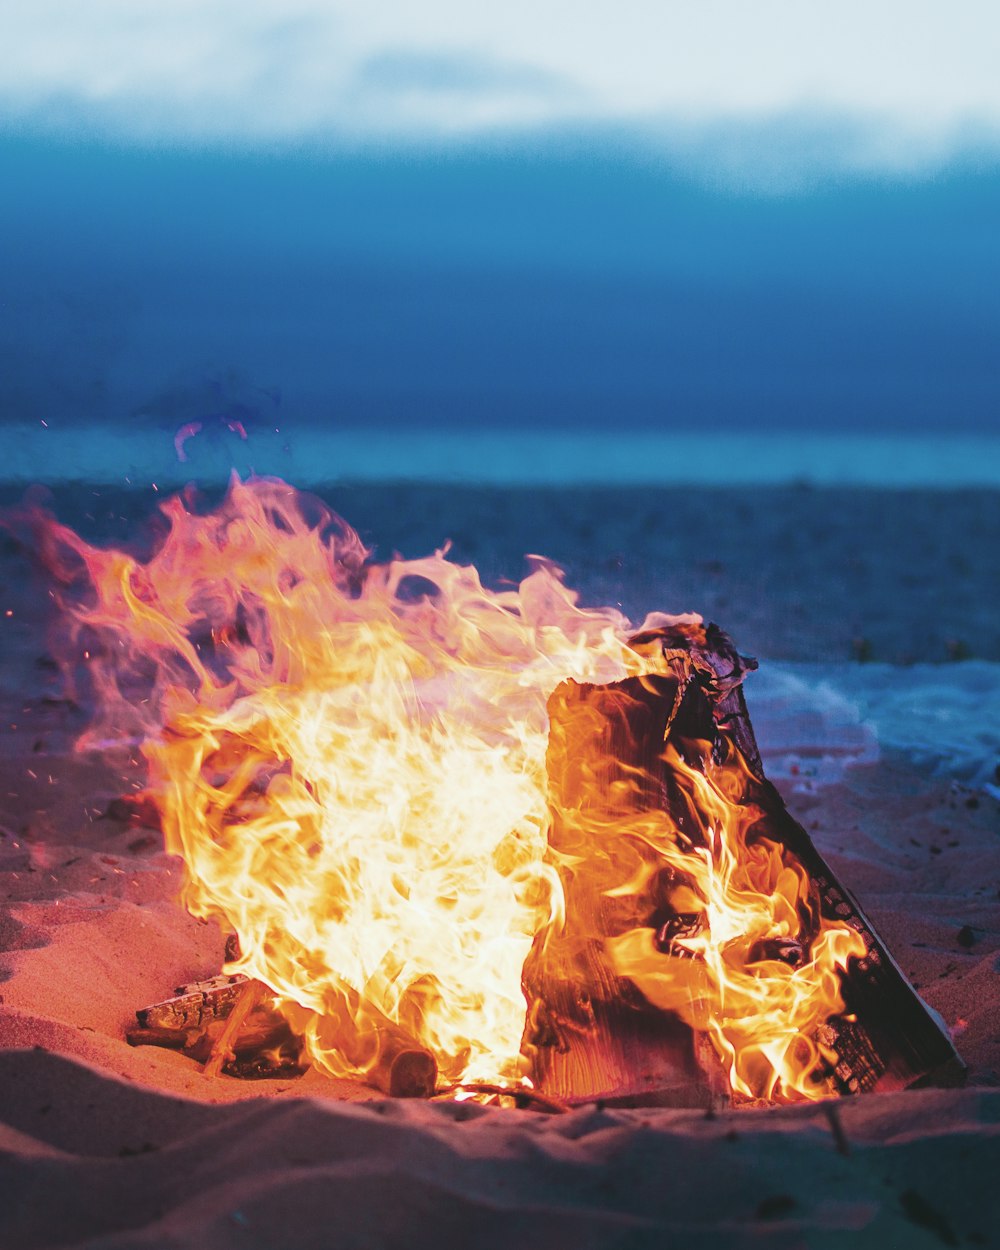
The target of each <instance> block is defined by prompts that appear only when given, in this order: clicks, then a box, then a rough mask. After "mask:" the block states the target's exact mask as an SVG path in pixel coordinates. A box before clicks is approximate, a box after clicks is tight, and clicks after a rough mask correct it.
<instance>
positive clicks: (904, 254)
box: [0, 0, 1000, 433]
mask: <svg viewBox="0 0 1000 1250" xmlns="http://www.w3.org/2000/svg"><path fill="white" fill-rule="evenodd" d="M998 46H1000V8H998V7H997V6H996V5H995V4H992V3H986V2H981V0H970V2H968V3H962V4H957V5H954V6H948V7H946V6H943V5H941V4H940V3H927V2H924V0H909V2H908V3H901V2H899V3H898V2H897V0H881V2H874V3H873V2H872V0H868V3H858V2H856V0H841V2H840V3H837V4H831V3H802V2H801V0H799V2H797V3H790V2H786V0H755V2H754V3H753V4H749V3H735V2H732V0H729V2H718V0H700V3H698V4H693V3H684V4H680V3H673V2H668V0H658V2H655V3H654V2H651V0H650V2H646V0H617V3H614V4H611V3H608V2H607V0H586V2H584V3H581V2H580V0H577V3H574V4H572V5H570V4H568V3H557V2H555V0H532V2H531V3H528V2H526V0H509V2H508V3H505V4H504V5H502V6H501V5H493V4H491V5H486V4H472V3H469V2H468V0H466V2H465V3H460V2H459V0H424V2H422V3H421V4H419V5H417V4H409V3H401V2H400V0H394V2H389V3H380V4H372V3H360V2H357V3H355V2H345V0H341V2H335V3H330V2H324V0H283V2H281V3H277V2H275V0H242V2H240V3H231V2H229V0H223V2H216V0H172V2H164V0H158V2H156V3H152V2H151V0H90V2H89V3H88V4H86V5H81V4H78V3H75V2H71V0H33V2H32V3H31V4H30V5H29V4H25V3H23V2H22V0H0V171H5V172H6V177H5V178H4V179H3V183H4V185H5V188H6V190H5V193H4V194H3V195H2V196H0V232H2V234H0V237H2V238H3V240H4V242H3V244H2V245H0V246H2V247H3V249H4V252H5V254H6V255H5V271H6V278H5V285H4V289H3V292H2V293H0V366H2V368H0V419H2V420H4V421H8V422H9V421H11V420H14V419H17V420H22V419H25V420H30V421H35V420H39V421H41V420H46V421H49V422H51V421H53V420H55V421H59V420H62V421H71V420H91V419H97V418H98V417H100V418H102V419H103V418H111V419H120V420H133V421H144V420H148V421H154V422H155V421H158V422H160V423H161V424H163V425H164V427H166V426H169V425H170V424H171V423H175V424H176V423H182V422H183V421H185V420H188V421H189V420H195V419H199V418H200V417H202V416H204V415H205V414H206V409H212V411H213V412H214V413H218V412H224V411H226V410H228V409H229V408H232V409H233V410H234V411H235V410H236V409H240V411H244V412H245V414H246V415H248V416H252V417H256V418H258V419H259V421H261V422H269V421H270V420H271V417H272V416H273V415H274V411H273V410H274V409H276V408H279V409H280V416H281V419H282V420H283V421H285V422H289V421H291V422H293V423H294V421H295V420H296V419H301V420H308V421H312V422H316V421H319V422H339V423H346V424H352V423H353V424H359V423H360V424H364V423H372V424H374V425H377V426H379V427H384V428H390V429H391V428H399V427H402V426H405V427H406V428H408V429H410V430H412V429H414V428H422V427H423V426H431V425H434V426H443V427H447V428H449V429H456V430H461V429H462V428H466V427H476V428H487V427H490V428H502V427H504V426H507V425H514V426H516V425H520V426H529V427H531V426H534V425H537V424H539V423H541V424H543V425H548V426H551V427H552V428H555V429H564V430H570V429H572V428H574V426H576V425H583V426H585V427H587V428H598V427H600V426H601V425H602V424H604V425H606V424H607V423H608V422H609V421H614V422H617V423H623V424H625V425H633V426H636V427H641V428H644V429H675V428H678V429H692V428H710V429H716V428H719V429H724V428H738V429H743V430H746V429H757V428H760V429H777V430H796V429H798V430H807V431H808V430H813V431H829V430H833V431H837V430H847V431H864V430H866V429H876V430H878V431H882V432H889V433H892V432H902V431H907V430H914V431H918V432H934V431H947V430H949V429H953V428H954V429H961V430H965V431H968V432H973V433H982V432H992V431H993V430H994V429H996V428H997V425H998V416H997V410H998V399H1000V351H998V350H997V349H998V346H1000V344H998V343H997V337H998V329H997V327H998V326H1000V240H998V238H997V235H998V233H1000V232H998V231H997V229H996V223H997V221H998V220H1000V163H998V159H997V157H998V154H1000V75H998V74H997V73H996V71H995V57H994V55H993V53H994V50H995V49H996V48H997V47H998Z"/></svg>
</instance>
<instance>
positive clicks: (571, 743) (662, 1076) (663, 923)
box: [524, 624, 965, 1105]
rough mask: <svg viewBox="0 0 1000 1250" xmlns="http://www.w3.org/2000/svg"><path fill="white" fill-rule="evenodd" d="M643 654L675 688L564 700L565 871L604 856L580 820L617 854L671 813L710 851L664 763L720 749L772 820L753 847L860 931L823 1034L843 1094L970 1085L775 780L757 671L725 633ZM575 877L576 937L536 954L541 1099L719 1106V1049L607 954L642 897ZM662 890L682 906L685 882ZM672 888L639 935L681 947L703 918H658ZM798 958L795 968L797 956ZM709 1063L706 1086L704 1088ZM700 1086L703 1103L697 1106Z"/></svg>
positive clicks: (719, 757) (571, 878) (643, 683)
mask: <svg viewBox="0 0 1000 1250" xmlns="http://www.w3.org/2000/svg"><path fill="white" fill-rule="evenodd" d="M632 643H633V646H634V647H635V648H636V650H639V651H641V652H644V653H645V654H647V655H650V656H653V657H655V658H656V660H657V667H658V668H659V669H660V672H661V674H662V675H657V676H654V677H643V678H629V679H626V680H625V681H621V682H615V683H611V684H610V685H606V686H593V685H587V684H580V683H576V682H573V681H569V682H564V683H563V684H562V685H561V686H560V687H558V688H557V690H556V691H555V692H554V693H553V695H552V697H551V699H550V701H549V716H550V738H549V752H548V757H547V766H548V771H549V784H550V797H551V807H552V825H551V833H550V842H551V846H552V849H553V851H554V852H556V862H557V863H560V864H563V865H565V863H566V862H567V861H566V860H565V859H564V858H563V856H566V855H568V856H570V857H572V856H574V855H579V854H585V853H591V852H592V850H593V838H592V836H591V837H590V838H589V839H585V840H584V841H585V842H587V845H584V844H583V843H582V842H581V840H580V837H579V833H578V831H577V828H576V823H575V818H577V817H578V816H579V814H580V813H581V812H583V813H584V814H585V817H586V818H587V819H592V820H596V822H597V823H598V824H599V825H600V826H602V828H604V829H605V830H606V833H607V837H608V839H609V840H610V841H612V842H613V841H614V836H613V835H614V822H615V819H616V818H618V817H621V818H623V819H625V818H627V817H628V815H629V814H634V813H635V812H636V811H639V812H641V811H643V810H652V809H657V808H659V809H660V810H667V811H669V812H670V814H671V818H672V820H673V822H674V824H675V825H676V826H677V828H678V829H679V830H680V832H681V835H682V836H687V837H689V838H690V839H691V841H692V844H697V842H698V841H699V840H700V839H702V838H703V833H702V826H701V821H700V820H699V818H698V813H697V812H694V811H693V810H691V802H690V800H689V798H688V793H687V791H686V790H685V789H684V787H682V786H680V785H679V784H678V781H677V778H676V776H675V774H674V773H673V771H672V769H671V768H670V766H669V765H668V764H667V763H666V762H665V761H664V759H663V758H662V756H663V753H664V749H665V744H666V743H667V742H669V743H670V744H671V746H673V747H674V748H675V749H676V750H677V752H678V754H679V755H680V757H681V758H682V759H683V760H684V761H685V762H687V763H688V764H690V765H693V766H695V767H699V768H701V767H705V765H704V762H703V761H704V759H705V754H706V746H707V748H708V750H709V751H710V756H709V759H710V763H709V764H708V767H710V768H711V767H715V766H718V767H719V768H720V769H721V768H728V769H729V772H730V776H731V777H732V776H737V777H739V778H742V780H741V782H740V792H738V793H737V794H736V796H735V800H736V801H737V802H739V803H741V804H745V805H747V806H753V807H755V808H758V809H760V811H761V812H762V813H763V815H762V817H761V818H760V819H759V821H758V823H757V824H756V825H755V826H754V831H753V836H759V837H767V838H769V839H771V840H773V841H775V842H778V843H780V844H783V845H784V846H786V847H787V848H788V849H789V850H790V851H791V852H792V853H793V854H794V855H795V856H796V857H797V858H798V859H799V861H800V862H801V863H802V865H803V867H804V868H805V869H806V871H807V873H808V874H809V877H810V881H811V883H812V886H813V897H814V900H815V903H816V906H817V909H818V910H819V912H820V913H821V914H822V915H823V916H824V917H827V918H831V919H837V920H840V921H843V922H845V923H846V924H848V925H850V926H851V927H852V928H854V929H855V930H856V931H857V932H858V933H860V934H861V936H862V938H863V940H864V943H865V946H866V954H865V956H864V958H863V959H860V960H853V961H852V962H851V964H850V966H849V968H848V971H847V973H846V974H845V975H844V976H843V978H842V988H843V994H844V999H845V1003H846V1010H845V1018H835V1019H831V1020H830V1021H829V1022H828V1025H827V1026H825V1029H824V1038H823V1040H824V1041H825V1042H826V1043H827V1044H828V1045H830V1046H831V1048H832V1049H834V1050H836V1052H837V1055H838V1063H837V1067H836V1070H835V1072H834V1073H833V1074H832V1075H833V1076H834V1079H835V1082H836V1084H837V1087H838V1088H839V1089H840V1090H841V1092H843V1093H853V1092H857V1091H861V1090H873V1089H879V1090H891V1089H899V1088H903V1087H906V1086H910V1085H921V1084H937V1085H950V1084H957V1083H960V1082H961V1081H962V1080H963V1078H964V1072H965V1069H964V1065H963V1064H962V1062H961V1060H960V1059H959V1057H958V1055H957V1053H956V1051H955V1049H954V1047H953V1046H952V1044H951V1041H950V1039H949V1038H948V1036H947V1034H946V1033H945V1031H944V1029H943V1027H942V1026H941V1025H940V1023H939V1021H938V1020H937V1019H936V1018H935V1016H934V1015H933V1013H931V1011H930V1010H929V1009H928V1008H927V1006H926V1004H924V1002H923V1001H922V1000H921V999H920V998H919V996H918V995H917V994H916V992H915V991H914V990H913V988H912V987H911V986H910V985H909V984H908V983H907V981H906V979H905V978H904V976H903V974H902V972H901V971H900V969H899V967H898V966H897V965H896V963H895V962H894V961H893V960H892V958H891V957H890V956H889V954H888V952H887V951H886V949H885V947H884V945H883V944H882V943H881V941H880V940H879V939H878V937H877V936H876V934H875V932H874V930H873V928H872V925H871V924H870V922H869V921H868V919H867V918H866V917H865V915H864V913H863V911H862V910H861V908H860V907H859V905H858V903H857V901H856V900H855V899H854V897H853V896H852V895H851V894H850V892H849V891H848V890H847V889H846V887H844V886H843V885H842V884H841V883H840V882H839V881H838V880H837V878H836V877H835V876H834V874H833V872H832V871H831V869H830V868H829V866H828V865H827V864H826V862H825V861H824V860H823V858H822V856H821V855H820V854H819V852H818V851H817V850H816V848H815V846H814V845H813V843H812V841H811V839H810V838H809V836H808V834H807V833H806V831H805V830H804V829H803V828H802V826H801V825H799V824H798V822H797V821H795V820H794V818H793V817H792V816H791V815H790V814H789V812H788V810H787V809H786V807H785V805H784V802H783V800H782V798H781V796H780V794H779V793H778V791H777V790H776V789H775V787H774V786H773V785H772V784H771V783H770V782H768V781H767V779H766V778H765V776H764V771H763V767H762V764H761V759H760V752H759V750H758V748H757V743H756V739H755V737H754V733H753V727H752V725H751V722H750V717H749V714H748V712H747V707H746V702H745V700H744V697H743V691H742V689H741V683H742V681H743V678H744V677H745V675H746V674H747V672H749V671H751V669H753V668H755V667H756V663H755V662H754V661H752V660H744V659H742V658H741V657H740V656H739V655H738V653H737V652H736V650H735V648H734V647H733V645H732V643H731V642H730V640H729V639H728V638H727V636H726V635H725V634H724V633H723V632H722V631H721V630H720V629H718V627H717V626H714V625H709V626H707V627H702V626H700V625H692V624H685V625H674V626H668V627H665V628H662V629H657V630H651V631H647V632H646V633H644V634H641V635H637V636H636V637H635V638H634V639H633V640H632ZM741 765H742V767H740V766H741ZM622 841H627V842H628V843H629V846H628V847H616V846H612V847H610V848H609V853H613V854H616V855H620V856H631V857H632V858H633V859H634V861H635V862H634V865H633V866H634V868H635V869H636V870H639V869H641V868H642V867H643V862H642V860H643V857H642V853H641V850H637V849H636V847H635V845H634V843H635V839H627V840H626V839H623V840H622ZM650 854H653V853H652V852H651V853H650ZM570 862H572V861H570ZM560 871H561V875H562V877H563V883H564V888H565V891H566V897H567V903H566V906H567V917H566V925H565V927H564V929H563V930H562V932H561V933H559V934H557V935H554V936H553V935H549V937H548V941H547V943H546V944H545V945H544V946H543V944H541V943H540V942H538V941H536V945H535V947H534V948H533V949H532V952H531V953H530V955H529V957H528V960H527V962H526V964H525V976H524V987H525V993H526V996H527V998H528V1002H529V1012H528V1025H527V1028H526V1032H525V1051H526V1053H527V1054H528V1055H529V1056H530V1057H531V1058H532V1060H533V1063H534V1068H535V1073H534V1075H535V1084H536V1086H537V1087H538V1088H539V1090H540V1091H541V1092H543V1093H546V1094H550V1095H553V1096H555V1097H559V1098H567V1099H569V1100H571V1101H581V1100H584V1099H586V1098H588V1097H591V1098H593V1097H600V1098H603V1099H605V1100H621V1101H626V1102H634V1101H648V1100H649V1099H650V1098H652V1097H655V1096H656V1091H657V1087H658V1094H659V1100H660V1101H662V1102H664V1103H669V1104H671V1105H682V1104H685V1103H688V1102H690V1101H698V1100H699V1099H700V1100H706V1099H715V1100H717V1099H718V1098H719V1097H720V1090H719V1078H720V1075H721V1069H720V1068H719V1065H718V1064H717V1062H716V1061H715V1060H714V1052H711V1048H710V1047H706V1045H705V1044H704V1039H700V1040H699V1039H698V1038H696V1037H694V1036H692V1034H691V1030H689V1029H688V1028H687V1026H685V1025H683V1024H682V1022H681V1021H679V1020H678V1019H677V1018H676V1017H674V1016H673V1015H672V1014H670V1013H663V1012H657V1011H656V1010H655V1009H653V1008H651V1007H650V1006H649V1005H648V1004H645V1000H642V999H641V995H639V994H638V991H636V990H635V988H634V987H633V986H631V984H630V983H628V982H625V981H622V980H621V979H620V978H617V977H616V976H615V974H614V973H613V971H612V970H611V969H610V967H609V964H608V961H607V959H606V958H605V956H604V955H603V944H604V941H605V939H606V938H608V937H610V936H613V935H614V934H616V933H620V932H622V931H624V930H625V929H626V928H630V927H633V926H634V924H635V923H636V919H637V918H636V917H635V916H634V915H631V916H630V915H628V909H629V908H630V907H632V908H634V907H636V906H637V904H636V901H635V897H634V895H633V896H627V897H625V898H621V899H607V898H599V897H596V895H595V891H594V888H593V886H592V885H590V884H589V883H588V878H587V872H586V869H585V867H584V868H583V869H582V870H581V871H580V872H579V873H575V872H573V870H572V869H567V868H565V867H562V868H561V869H560ZM663 884H664V887H665V888H664V890H663V891H662V892H663V893H664V894H665V895H669V893H670V891H671V889H673V888H675V887H676V884H677V883H676V882H671V881H667V882H665V883H663ZM658 888H659V883H658V882H657V881H656V880H655V879H654V880H653V884H652V886H651V887H648V888H647V890H646V891H645V893H646V896H647V897H646V904H645V905H646V907H647V909H649V910H650V912H651V914H649V915H647V916H645V917H643V918H642V919H640V920H639V923H641V924H643V925H647V924H648V925H651V927H653V928H654V929H655V930H656V931H657V933H658V934H660V933H662V935H663V939H664V942H666V943H667V944H668V947H669V943H670V941H671V940H673V938H674V937H675V936H676V931H677V930H678V929H683V927H684V926H685V924H686V923H690V920H691V918H690V916H686V915H685V914H684V913H683V911H681V912H680V913H678V912H676V911H672V910H671V907H670V905H669V901H666V900H665V902H664V905H663V906H662V907H659V910H657V908H658V906H659V905H658V904H657V903H656V891H657V889H658ZM650 895H652V907H650ZM787 955H788V958H793V957H794V955H795V952H794V951H792V950H789V952H787ZM553 969H558V970H559V975H558V976H553V975H552V970H553ZM636 999H639V1000H640V1001H639V1002H636ZM847 1017H853V1018H847ZM694 1061H698V1062H697V1067H698V1068H700V1069H701V1071H697V1070H696V1071H695V1073H694V1075H693V1077H692V1076H691V1073H692V1063H693V1062H694ZM644 1078H645V1080H644ZM688 1079H690V1080H691V1083H692V1084H693V1085H694V1086H696V1087H697V1088H696V1092H695V1093H692V1092H691V1090H690V1089H688V1090H686V1091H685V1089H684V1082H685V1080H688ZM644 1083H645V1084H646V1086H647V1087H646V1089H645V1091H644V1092H643V1091H642V1090H641V1089H640V1088H639V1087H641V1086H642V1085H643V1084H644Z"/></svg>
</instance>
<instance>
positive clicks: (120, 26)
mask: <svg viewBox="0 0 1000 1250" xmlns="http://www.w3.org/2000/svg"><path fill="white" fill-rule="evenodd" d="M998 42H1000V9H998V8H997V7H996V5H995V3H994V2H993V0H966V3H964V4H963V6H962V8H961V10H960V12H959V13H958V15H957V16H956V11H955V10H948V9H947V8H946V6H943V5H941V4H940V3H938V0H880V3H879V4H877V5H872V4H871V3H870V0H839V3H837V4H836V5H834V4H833V3H830V2H829V0H818V2H817V3H814V4H803V3H801V0H754V3H753V4H748V3H746V2H745V0H700V2H699V3H698V4H697V5H691V4H679V3H676V4H675V3H666V2H664V0H589V2H588V3H587V4H586V5H575V6H568V5H567V4H566V3H565V0H505V3H504V5H502V6H499V5H490V6H488V5H470V4H469V3H468V0H422V3H421V4H420V5H413V4H410V3H407V2H406V0H382V3H379V4H371V3H367V2H365V3H362V0H88V3H86V4H80V3H78V0H32V3H31V4H26V3H20V2H19V0H0V126H5V127H6V128H7V129H11V128H14V127H18V126H22V127H23V126H25V125H27V126H34V127H47V128H49V129H58V130H63V131H80V130H91V131H94V130H96V131H99V132H101V133H106V134H111V135H120V136H125V137H132V138H136V137H139V138H144V139H152V140H165V141H177V140H181V141H189V140H196V141H208V142H215V141H226V142H231V141H237V142H244V143H251V144H256V143H271V142H278V143H281V142H285V141H288V140H294V141H304V142H314V141H321V142H328V143H345V142H346V143H367V142H371V141H378V142H386V141H388V142H393V141H396V140H408V141H411V140H413V139H419V140H424V141H428V142H437V141H440V140H442V139H444V140H445V141H451V140H454V139H456V138H459V139H472V140H476V139H477V138H480V137H482V136H484V135H488V134H491V133H492V134H496V133H497V132H503V131H508V132H514V133H516V132H518V131H525V130H528V131H544V130H545V129H546V128H549V129H558V128H561V127H562V128H565V127H572V126H576V127H577V128H587V127H591V128H593V127H597V128H602V127H604V128H608V129H613V128H628V127H631V128H633V129H634V130H635V131H636V133H640V134H643V135H645V136H646V137H647V138H648V139H652V140H658V139H662V140H663V141H664V142H666V141H667V140H668V139H669V141H670V144H672V145H673V149H672V150H676V149H680V150H684V149H686V150H689V151H694V150H695V149H696V148H697V147H698V146H699V144H703V143H704V142H705V141H706V136H710V135H718V134H719V133H721V130H722V129H727V128H728V129H727V133H728V134H730V135H731V136H737V137H738V136H739V135H740V134H741V133H744V132H745V131H747V128H749V130H751V131H752V130H754V128H756V130H757V131H758V132H760V131H761V128H762V127H763V128H766V126H767V125H768V124H769V119H771V118H775V117H777V118H784V117H790V116H797V117H807V118H816V117H819V118H834V119H836V118H840V119H844V118H846V119H853V120H851V122H850V126H849V129H850V130H851V132H852V134H855V135H856V136H857V135H858V134H860V132H861V131H862V130H863V131H865V132H866V134H867V135H868V136H869V138H867V139H865V140H864V141H856V139H852V141H851V143H850V144H848V145H847V147H848V148H849V149H850V150H851V151H854V152H855V153H856V154H857V159H859V160H861V162H862V163H864V162H866V161H868V162H875V163H880V162H881V163H882V164H885V165H886V166H887V167H890V166H893V164H895V165H900V164H902V165H904V166H905V165H906V164H907V163H908V162H911V161H913V160H916V161H927V160H932V159H938V156H939V154H940V153H941V152H945V151H949V150H954V149H955V148H956V147H957V146H961V145H962V143H964V142H966V138H965V137H964V136H967V135H968V133H969V131H970V128H972V129H974V128H978V129H979V131H980V132H982V133H987V132H990V133H1000V75H998V74H997V73H996V72H995V66H994V58H993V56H992V49H993V48H995V47H996V45H997V43H998ZM738 142H739V141H738V138H737V139H735V140H734V142H733V144H731V146H732V148H733V157H734V159H735V160H736V163H737V164H739V159H737V158H739V156H740V154H739V151H738ZM782 143H783V148H782V150H783V151H787V150H789V145H788V143H785V142H784V141H782ZM828 146H829V145H828ZM833 146H834V147H838V145H836V144H835V145H833ZM843 149H844V145H843V144H842V143H841V144H840V145H839V147H838V151H841V155H842V151H843ZM803 155H808V154H807V153H804V154H803ZM838 159H840V158H839V157H838Z"/></svg>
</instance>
